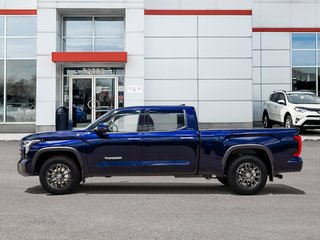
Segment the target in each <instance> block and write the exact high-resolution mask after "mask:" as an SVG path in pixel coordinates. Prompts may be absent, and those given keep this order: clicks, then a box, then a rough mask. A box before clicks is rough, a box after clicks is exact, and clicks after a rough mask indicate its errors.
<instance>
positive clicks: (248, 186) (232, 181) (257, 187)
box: [227, 155, 268, 195]
mask: <svg viewBox="0 0 320 240" xmlns="http://www.w3.org/2000/svg"><path fill="white" fill-rule="evenodd" d="M267 177H268V173H267V168H266V165H265V164H264V162H263V161H262V160H261V159H260V158H258V157H256V156H252V155H244V156H241V157H238V158H236V159H234V160H233V161H232V163H231V164H230V166H229V167H228V174H227V179H228V183H229V186H230V188H231V189H232V190H233V191H235V192H236V193H238V194H241V195H252V194H256V193H258V192H260V191H261V190H262V189H263V188H264V186H265V185H266V182H267Z"/></svg>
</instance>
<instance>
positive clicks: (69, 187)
mask: <svg viewBox="0 0 320 240" xmlns="http://www.w3.org/2000/svg"><path fill="white" fill-rule="evenodd" d="M39 179H40V183H41V185H42V187H43V188H44V189H45V190H46V191H47V192H48V193H51V194H54V195H58V194H69V193H71V192H73V191H74V190H75V188H76V187H77V186H78V185H79V183H80V181H81V174H80V169H79V167H78V165H77V164H76V163H75V162H74V161H73V160H72V159H71V158H69V157H66V156H63V155H59V156H53V157H50V158H49V159H47V160H46V161H45V162H44V163H43V165H42V166H41V168H40V172H39Z"/></svg>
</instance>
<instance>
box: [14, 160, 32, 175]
mask: <svg viewBox="0 0 320 240" xmlns="http://www.w3.org/2000/svg"><path fill="white" fill-rule="evenodd" d="M28 162H29V161H28V160H27V159H21V160H20V161H19V162H18V165H17V169H18V173H19V174H20V175H22V176H25V177H26V176H32V174H30V172H28V166H27V165H28Z"/></svg>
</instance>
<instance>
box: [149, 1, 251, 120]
mask: <svg viewBox="0 0 320 240" xmlns="http://www.w3.org/2000/svg"><path fill="white" fill-rule="evenodd" d="M227 2H228V3H229V4H228V3H226V2H225V3H224V2H223V1H181V0H180V1H170V3H168V5H167V6H168V8H169V6H171V7H172V8H176V9H199V8H200V9H206V8H207V9H218V6H219V7H221V8H222V9H227V8H229V7H230V8H232V6H233V7H234V8H232V9H237V8H242V7H243V6H240V5H241V4H238V2H237V3H236V2H235V1H227ZM162 3H163V5H165V4H166V3H164V2H162ZM145 4H146V8H150V9H156V8H158V9H161V7H163V5H161V4H160V3H159V1H150V0H149V1H148V0H146V3H145ZM200 6H201V7H200ZM246 6H247V7H250V6H248V5H246ZM221 8H219V9H221ZM251 28H252V27H251V16H217V15H215V16H213V15H211V16H196V15H191V16H185V15H169V16H163V15H162V16H159V15H146V16H145V88H146V89H145V90H146V94H145V103H146V104H149V105H153V104H161V105H166V104H169V105H171V104H182V103H184V104H188V105H192V106H195V107H196V109H197V112H198V117H199V121H200V122H202V123H223V122H234V123H240V122H243V123H248V122H249V123H250V122H252V57H251V55H252V54H251V45H252V39H251Z"/></svg>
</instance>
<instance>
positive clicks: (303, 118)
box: [293, 114, 320, 129]
mask: <svg viewBox="0 0 320 240" xmlns="http://www.w3.org/2000/svg"><path fill="white" fill-rule="evenodd" d="M293 121H294V126H296V127H303V128H314V129H317V128H319V129H320V115H310V114H308V115H304V114H300V115H297V116H296V119H293Z"/></svg>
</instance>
